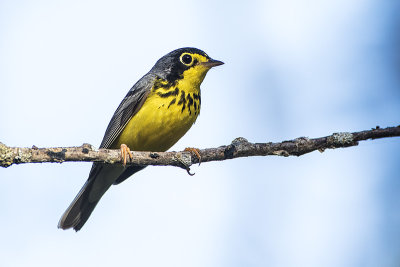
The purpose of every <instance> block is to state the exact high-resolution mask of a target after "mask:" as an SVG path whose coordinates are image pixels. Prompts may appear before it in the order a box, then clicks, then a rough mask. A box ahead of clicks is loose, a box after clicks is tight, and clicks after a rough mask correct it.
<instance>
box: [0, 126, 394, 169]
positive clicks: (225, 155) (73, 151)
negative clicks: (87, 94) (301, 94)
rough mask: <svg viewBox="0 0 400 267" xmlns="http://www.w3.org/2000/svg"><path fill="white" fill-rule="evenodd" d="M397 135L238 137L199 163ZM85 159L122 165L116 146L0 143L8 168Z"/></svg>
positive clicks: (160, 157) (166, 157)
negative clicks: (276, 140) (255, 140)
mask: <svg viewBox="0 0 400 267" xmlns="http://www.w3.org/2000/svg"><path fill="white" fill-rule="evenodd" d="M394 136H400V126H397V127H388V128H384V129H382V128H380V127H379V126H377V127H376V128H373V129H371V130H367V131H361V132H354V133H334V134H332V135H329V136H325V137H320V138H314V139H310V138H307V137H299V138H296V139H294V140H290V141H283V142H280V143H250V142H248V141H247V140H246V139H245V138H243V137H239V138H236V139H235V140H233V141H232V143H231V144H230V145H227V146H220V147H217V148H206V149H201V150H199V154H200V156H201V162H209V161H220V160H226V159H233V158H240V157H250V156H268V155H275V156H284V157H288V156H301V155H304V154H306V153H310V152H312V151H315V150H318V151H320V152H323V151H324V150H325V149H334V148H341V147H342V148H343V147H350V146H357V145H358V142H359V141H364V140H367V139H378V138H385V137H394ZM132 154H133V159H132V161H131V162H128V165H131V164H132V165H140V166H146V165H158V166H167V165H169V166H178V167H181V168H185V169H186V170H189V167H190V166H191V165H192V164H194V163H198V162H199V159H198V158H197V156H195V155H192V153H190V152H185V151H182V152H140V151H134V152H132ZM64 161H86V162H101V163H108V164H122V159H121V153H120V150H119V149H98V150H97V149H95V148H94V147H93V146H91V145H89V144H83V145H82V146H79V147H53V148H38V147H36V146H33V147H32V148H27V147H8V146H6V145H4V144H3V143H0V166H1V167H9V166H11V165H12V164H22V163H43V162H59V163H61V162H64Z"/></svg>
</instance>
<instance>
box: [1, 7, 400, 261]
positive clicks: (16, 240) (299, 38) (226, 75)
mask: <svg viewBox="0 0 400 267" xmlns="http://www.w3.org/2000/svg"><path fill="white" fill-rule="evenodd" d="M397 2H398V1H389V0H387V1H385V0H330V1H322V0H319V1H318V0H309V1H306V0H297V1H295V0H264V1H245V2H243V1H240V2H239V1H223V2H216V1H204V0H202V1H109V2H105V1H49V0H47V1H46V0H43V1H10V0H1V2H0V92H1V95H0V97H1V99H0V103H1V104H0V141H1V142H4V143H6V144H8V145H11V146H29V147H30V146H32V145H36V146H39V147H49V146H73V145H81V144H82V143H84V142H88V143H91V144H93V145H95V146H98V145H99V143H100V141H101V139H102V137H103V133H104V131H105V128H106V126H107V124H108V122H109V119H110V118H111V116H112V114H113V112H114V110H115V108H116V107H117V105H118V104H119V102H120V101H121V99H122V98H123V96H124V95H125V94H126V92H127V91H128V90H129V88H130V87H131V86H132V85H133V84H134V83H135V82H136V81H137V80H138V79H139V78H140V77H141V76H142V75H144V74H145V73H146V72H147V71H148V70H149V69H150V68H151V67H152V66H153V64H154V63H155V61H156V60H157V59H158V58H160V57H161V56H163V55H164V54H166V53H168V52H169V51H171V50H173V49H176V48H179V47H182V46H195V47H198V48H201V49H203V50H205V51H206V52H207V53H208V54H209V55H210V56H212V57H214V58H216V59H219V60H223V61H224V62H225V63H226V64H225V65H223V66H222V67H218V68H216V69H214V70H212V71H210V72H209V74H208V76H207V77H206V79H205V81H204V83H203V85H202V111H201V115H200V117H199V119H198V120H197V122H196V124H195V125H194V126H193V128H192V129H191V130H190V131H189V133H188V134H187V135H186V136H185V137H184V138H182V140H181V141H180V142H179V143H178V144H177V145H176V146H174V147H173V149H175V150H181V149H183V148H184V147H186V146H195V147H199V148H206V147H214V146H219V145H223V144H229V143H230V142H231V140H232V139H234V138H235V137H238V136H243V137H246V138H247V139H248V140H249V141H252V142H269V141H276V142H278V141H282V140H288V139H292V138H296V137H299V136H308V137H320V136H324V135H328V134H331V133H333V132H338V131H358V130H365V129H370V128H371V127H375V126H376V125H379V126H381V127H386V126H395V125H398V124H399V123H400V116H399V115H400V90H399V66H400V65H399V63H400V61H399V45H400V39H399V26H400V16H399V14H400V13H399V12H400V6H399V4H396V3H397ZM399 150H400V138H391V139H384V140H375V141H368V142H362V143H361V144H360V145H359V146H358V147H353V148H347V149H338V150H334V151H331V150H330V151H326V152H325V153H322V154H321V153H319V152H314V153H311V154H308V155H305V156H302V157H299V158H278V157H258V158H256V157H252V158H247V159H236V160H229V161H224V162H215V163H205V164H203V165H201V166H200V167H194V168H193V171H194V172H196V175H195V176H193V177H190V176H188V175H187V174H186V172H185V171H183V170H181V169H177V168H173V167H153V168H147V169H146V170H144V171H142V172H140V173H138V174H137V175H135V176H134V178H131V179H130V180H128V181H127V182H125V183H123V184H122V185H120V186H118V187H113V188H112V189H111V190H109V191H108V192H107V194H106V195H105V196H104V198H103V199H102V201H101V202H100V204H99V205H98V206H97V208H96V210H95V212H94V213H93V215H92V216H91V218H90V220H89V221H88V223H87V224H86V225H85V227H84V228H83V229H82V231H81V232H78V233H75V232H74V231H62V230H59V229H57V227H56V226H57V222H58V219H59V217H60V216H61V214H62V213H63V212H64V210H65V209H66V208H67V206H68V205H69V203H70V202H71V201H72V199H73V198H74V196H75V195H76V193H77V192H78V191H79V189H80V187H81V186H82V184H83V183H84V181H85V180H86V178H87V174H88V171H89V169H90V164H88V163H65V164H29V165H20V166H12V167H10V168H8V169H0V182H1V186H0V259H1V260H0V261H1V266H173V267H179V266H185V267H186V266H199V267H200V266H274V267H275V266H277V267H278V266H279V267H281V266H282V267H286V266H296V267H297V266H307V267H308V266H315V267H319V266H325V267H327V266H328V267H329V266H332V267H338V266H348V267H354V266H399V265H400V230H399V229H400V180H399V179H400V177H399V173H400V162H399V155H398V154H399Z"/></svg>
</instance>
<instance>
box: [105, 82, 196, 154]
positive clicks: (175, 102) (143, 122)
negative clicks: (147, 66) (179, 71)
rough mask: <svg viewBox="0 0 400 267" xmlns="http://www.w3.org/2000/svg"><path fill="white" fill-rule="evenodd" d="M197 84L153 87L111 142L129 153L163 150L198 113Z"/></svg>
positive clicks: (178, 137)
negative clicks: (115, 138) (123, 145)
mask: <svg viewBox="0 0 400 267" xmlns="http://www.w3.org/2000/svg"><path fill="white" fill-rule="evenodd" d="M200 103H201V100H200V83H199V84H198V86H193V84H191V85H190V86H189V84H187V83H179V82H178V83H177V84H176V85H175V86H169V87H168V88H167V87H163V86H162V84H161V86H153V88H152V90H151V92H150V93H149V95H148V97H147V99H146V101H145V102H144V104H143V106H142V107H141V108H140V110H139V111H138V112H137V113H136V114H135V115H134V116H133V117H132V118H131V119H130V121H129V122H128V124H127V125H126V127H125V128H124V130H123V131H122V133H121V134H120V136H119V137H118V138H117V140H116V141H115V142H114V143H113V147H115V148H118V147H120V145H121V144H126V145H127V146H128V147H129V148H130V149H131V150H137V151H166V150H167V149H169V148H170V147H171V146H173V145H174V144H175V143H176V142H177V141H178V140H179V139H180V138H181V137H182V136H183V135H184V134H185V133H186V132H187V131H188V130H189V129H190V127H191V126H192V125H193V123H194V122H195V121H196V119H197V116H198V115H199V113H200Z"/></svg>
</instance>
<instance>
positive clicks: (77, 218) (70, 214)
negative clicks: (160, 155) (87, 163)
mask: <svg viewBox="0 0 400 267" xmlns="http://www.w3.org/2000/svg"><path fill="white" fill-rule="evenodd" d="M154 79H155V76H154V75H153V74H146V75H145V76H143V78H142V79H140V80H139V81H138V82H137V83H136V84H135V85H134V86H133V87H132V88H131V90H129V92H128V94H127V95H126V96H125V98H124V99H123V100H122V102H121V104H120V105H119V106H118V108H117V110H116V111H115V113H114V116H113V117H112V118H111V121H110V123H109V124H108V127H107V130H106V133H105V135H104V138H103V141H102V143H101V145H100V148H110V146H111V145H112V144H113V142H114V141H115V139H116V138H117V137H118V135H119V134H120V133H121V132H122V130H123V129H124V127H125V126H126V124H127V123H128V122H129V120H130V119H131V118H132V116H134V115H135V114H136V113H137V112H138V110H139V109H140V107H141V106H142V105H143V103H144V101H145V100H146V98H147V96H148V94H149V93H150V91H151V87H152V84H153V81H154ZM143 168H144V167H138V166H129V167H128V168H124V167H123V166H118V165H116V166H114V165H107V164H100V163H93V165H92V169H91V170H90V173H89V178H88V180H87V181H86V183H85V184H84V186H83V187H82V189H81V190H80V191H79V193H78V195H77V196H76V197H75V199H74V200H73V201H72V203H71V205H70V206H69V207H68V209H67V210H66V211H65V212H64V214H63V216H62V217H61V219H60V222H59V224H58V227H59V228H62V229H68V228H71V227H73V228H74V229H75V230H76V231H79V230H80V229H81V228H82V226H83V225H84V224H85V223H86V221H87V220H88V219H89V216H90V214H92V212H93V210H94V208H95V207H96V205H97V203H98V202H99V201H100V199H101V197H102V196H103V194H104V193H105V192H106V191H107V190H108V188H110V186H111V185H112V184H113V183H120V182H122V181H124V180H125V179H127V178H128V177H129V176H130V175H132V174H133V173H135V172H137V171H139V170H141V169H143ZM119 177H120V178H119Z"/></svg>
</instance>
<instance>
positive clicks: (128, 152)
mask: <svg viewBox="0 0 400 267" xmlns="http://www.w3.org/2000/svg"><path fill="white" fill-rule="evenodd" d="M121 157H122V159H123V160H124V163H123V164H124V167H125V165H126V160H127V158H128V157H129V159H130V160H132V159H133V156H132V152H131V150H130V149H129V147H128V146H127V145H125V144H121Z"/></svg>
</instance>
